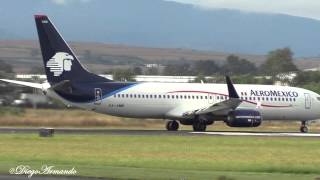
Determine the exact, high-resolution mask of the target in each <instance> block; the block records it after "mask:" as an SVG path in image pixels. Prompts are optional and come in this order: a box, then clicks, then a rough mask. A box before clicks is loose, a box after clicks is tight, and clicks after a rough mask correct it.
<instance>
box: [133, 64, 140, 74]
mask: <svg viewBox="0 0 320 180" xmlns="http://www.w3.org/2000/svg"><path fill="white" fill-rule="evenodd" d="M132 71H133V74H134V75H141V74H142V69H141V67H138V66H136V67H134V68H133V70H132Z"/></svg>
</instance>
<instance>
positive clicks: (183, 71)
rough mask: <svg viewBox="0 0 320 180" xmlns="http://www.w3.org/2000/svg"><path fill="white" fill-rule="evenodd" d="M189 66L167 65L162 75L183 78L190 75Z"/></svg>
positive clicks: (185, 64)
mask: <svg viewBox="0 0 320 180" xmlns="http://www.w3.org/2000/svg"><path fill="white" fill-rule="evenodd" d="M191 74H192V72H191V70H190V64H187V63H184V64H169V65H166V67H165V68H164V70H163V75H166V76H185V75H191Z"/></svg>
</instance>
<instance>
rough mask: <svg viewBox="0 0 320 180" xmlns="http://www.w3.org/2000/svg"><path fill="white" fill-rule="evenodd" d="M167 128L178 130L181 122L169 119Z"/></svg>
mask: <svg viewBox="0 0 320 180" xmlns="http://www.w3.org/2000/svg"><path fill="white" fill-rule="evenodd" d="M166 128H167V130H168V131H177V130H178V129H179V123H178V122H177V121H168V122H167V124H166Z"/></svg>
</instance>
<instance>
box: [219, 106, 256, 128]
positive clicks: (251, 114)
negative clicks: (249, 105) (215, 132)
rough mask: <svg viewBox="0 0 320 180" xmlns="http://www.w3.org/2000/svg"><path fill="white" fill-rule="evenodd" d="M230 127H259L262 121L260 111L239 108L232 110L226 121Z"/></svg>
mask: <svg viewBox="0 0 320 180" xmlns="http://www.w3.org/2000/svg"><path fill="white" fill-rule="evenodd" d="M225 122H226V124H227V125H228V126H230V127H258V126H260V125H261V123H262V116H261V114H260V112H259V111H255V110H250V109H239V110H234V111H231V112H230V113H229V115H228V117H227V120H226V121H225Z"/></svg>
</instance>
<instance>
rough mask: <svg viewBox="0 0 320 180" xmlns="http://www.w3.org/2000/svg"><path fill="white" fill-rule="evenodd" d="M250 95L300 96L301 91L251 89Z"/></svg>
mask: <svg viewBox="0 0 320 180" xmlns="http://www.w3.org/2000/svg"><path fill="white" fill-rule="evenodd" d="M250 96H258V97H259V96H261V97H262V96H269V97H270V96H271V97H292V98H295V97H298V96H299V93H297V92H295V91H276V90H266V91H262V90H251V91H250Z"/></svg>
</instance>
